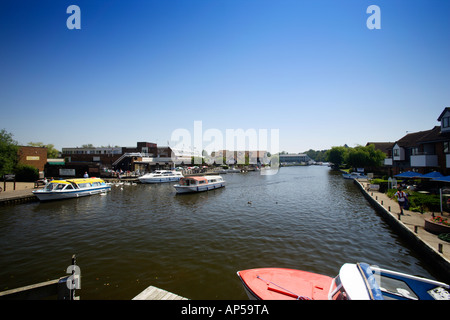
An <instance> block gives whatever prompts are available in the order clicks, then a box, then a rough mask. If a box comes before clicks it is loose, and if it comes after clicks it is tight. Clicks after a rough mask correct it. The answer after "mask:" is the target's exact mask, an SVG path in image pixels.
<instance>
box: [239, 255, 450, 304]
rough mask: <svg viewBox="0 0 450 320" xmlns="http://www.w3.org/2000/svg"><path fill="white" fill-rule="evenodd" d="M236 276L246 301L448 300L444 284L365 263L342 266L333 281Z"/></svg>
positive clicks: (288, 274) (309, 276)
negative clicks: (243, 290)
mask: <svg viewBox="0 0 450 320" xmlns="http://www.w3.org/2000/svg"><path fill="white" fill-rule="evenodd" d="M237 274H238V276H239V278H240V279H241V281H242V283H243V285H244V288H245V290H246V292H247V295H248V296H249V298H250V299H258V300H280V299H281V300H289V299H291V300H385V299H388V300H450V292H449V290H450V286H449V285H448V284H445V283H442V282H438V281H435V280H430V279H425V278H421V277H417V276H412V275H408V274H404V273H400V272H396V271H390V270H386V269H381V268H378V267H376V266H369V265H368V264H366V263H357V264H351V263H346V264H344V265H343V266H342V267H341V269H340V271H339V274H338V275H337V276H336V277H335V278H331V277H329V276H325V275H321V274H317V273H311V272H307V271H301V270H294V269H283V268H260V269H249V270H244V271H238V273H237Z"/></svg>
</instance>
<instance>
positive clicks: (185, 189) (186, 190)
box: [174, 181, 225, 193]
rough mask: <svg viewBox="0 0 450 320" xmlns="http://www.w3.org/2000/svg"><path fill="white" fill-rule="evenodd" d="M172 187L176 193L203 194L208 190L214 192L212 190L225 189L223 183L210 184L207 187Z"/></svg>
mask: <svg viewBox="0 0 450 320" xmlns="http://www.w3.org/2000/svg"><path fill="white" fill-rule="evenodd" d="M174 187H175V190H176V191H177V193H191V192H203V191H209V190H214V189H218V188H222V187H225V181H221V182H217V183H211V184H207V185H201V186H180V185H175V186H174Z"/></svg>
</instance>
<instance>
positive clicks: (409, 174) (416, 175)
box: [394, 171, 422, 179]
mask: <svg viewBox="0 0 450 320" xmlns="http://www.w3.org/2000/svg"><path fill="white" fill-rule="evenodd" d="M394 177H396V178H410V179H413V178H422V175H421V174H420V173H417V172H413V171H405V172H402V173H399V174H396V175H395V176H394Z"/></svg>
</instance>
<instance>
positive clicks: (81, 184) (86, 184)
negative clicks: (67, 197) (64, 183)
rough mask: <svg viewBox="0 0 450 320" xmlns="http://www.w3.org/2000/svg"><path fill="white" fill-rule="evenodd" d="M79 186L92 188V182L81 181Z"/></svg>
mask: <svg viewBox="0 0 450 320" xmlns="http://www.w3.org/2000/svg"><path fill="white" fill-rule="evenodd" d="M78 187H80V188H90V187H91V184H90V183H80V184H79V185H78Z"/></svg>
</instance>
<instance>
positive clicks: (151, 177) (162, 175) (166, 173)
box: [138, 170, 183, 183]
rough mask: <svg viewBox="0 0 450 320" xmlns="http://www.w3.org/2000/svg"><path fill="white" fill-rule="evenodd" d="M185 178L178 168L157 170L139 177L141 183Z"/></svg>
mask: <svg viewBox="0 0 450 320" xmlns="http://www.w3.org/2000/svg"><path fill="white" fill-rule="evenodd" d="M181 178H183V174H182V173H181V172H179V171H176V170H157V171H155V172H152V173H147V174H144V175H142V176H140V177H139V178H138V180H139V182H141V183H160V182H172V181H179V180H180V179H181Z"/></svg>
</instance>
